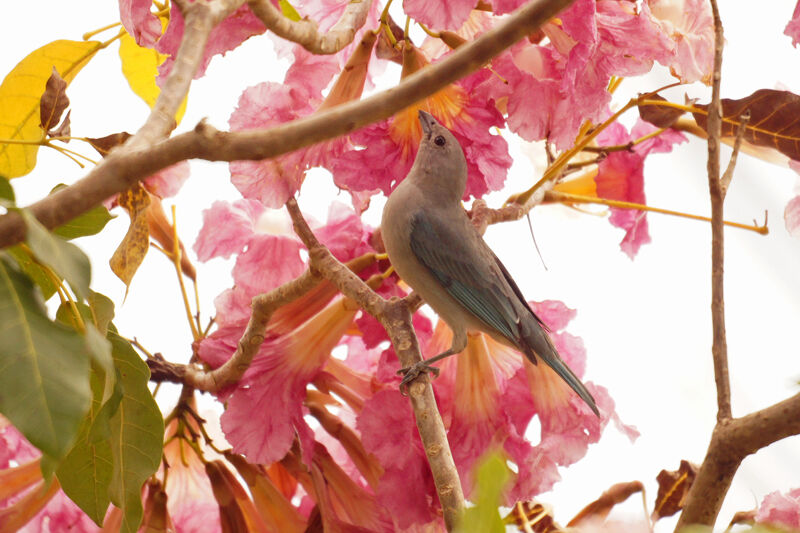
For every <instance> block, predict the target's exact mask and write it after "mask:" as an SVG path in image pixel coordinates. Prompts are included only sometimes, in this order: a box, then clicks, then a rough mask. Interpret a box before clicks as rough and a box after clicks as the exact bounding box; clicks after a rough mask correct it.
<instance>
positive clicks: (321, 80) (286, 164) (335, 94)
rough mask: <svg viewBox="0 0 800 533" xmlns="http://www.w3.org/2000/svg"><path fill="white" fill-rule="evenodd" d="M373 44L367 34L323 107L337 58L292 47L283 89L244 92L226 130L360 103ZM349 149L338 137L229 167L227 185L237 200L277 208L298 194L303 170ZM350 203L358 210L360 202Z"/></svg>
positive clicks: (269, 87)
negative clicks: (238, 195)
mask: <svg viewBox="0 0 800 533" xmlns="http://www.w3.org/2000/svg"><path fill="white" fill-rule="evenodd" d="M375 40H376V34H374V33H372V32H369V33H366V34H365V35H364V38H363V39H362V41H361V42H360V43H358V45H357V48H356V49H355V52H354V53H353V54H352V56H350V59H349V60H348V65H347V68H345V69H344V70H342V72H341V74H340V76H339V77H338V78H337V80H336V83H335V84H334V86H333V88H332V89H331V91H330V93H329V94H328V96H327V98H325V99H324V101H323V98H322V90H323V89H324V88H325V87H326V86H327V85H328V82H329V81H330V80H331V78H332V77H333V75H334V74H336V73H337V72H339V69H340V65H339V59H338V57H337V56H320V55H314V54H310V53H308V52H306V51H305V50H304V49H302V48H300V47H295V49H294V56H295V61H294V63H293V64H292V66H291V67H290V68H289V70H288V72H287V73H286V78H285V80H284V83H283V84H278V83H261V84H259V85H256V86H254V87H250V88H249V89H247V90H245V92H244V93H242V96H241V97H240V99H239V106H238V107H237V108H236V110H235V111H234V112H233V114H232V115H231V118H230V125H231V129H233V130H249V129H255V128H267V127H269V126H272V125H276V124H282V123H285V122H290V121H292V120H295V119H297V118H301V117H304V116H306V115H310V114H311V113H313V112H315V111H317V110H320V109H324V108H327V107H333V106H335V105H338V104H340V103H342V102H345V101H348V100H352V99H354V98H358V97H360V96H361V92H362V91H363V88H364V83H365V80H366V76H367V69H368V66H369V60H370V56H371V54H372V47H373V45H374V44H375ZM349 146H350V144H349V140H348V138H347V137H339V138H337V139H333V140H331V141H327V142H324V143H320V144H317V145H314V146H310V147H308V148H304V149H300V150H296V151H294V152H291V153H289V154H284V155H282V156H279V157H275V158H271V159H267V160H264V161H234V162H232V163H231V164H230V169H231V181H232V182H233V184H234V186H236V188H237V189H239V191H240V192H241V193H242V195H243V196H245V197H247V198H254V199H257V200H260V201H261V202H262V203H263V204H264V205H266V206H268V207H280V206H282V205H283V204H284V203H286V200H288V199H289V198H290V197H291V196H292V195H294V194H295V193H296V192H297V191H298V190H299V188H300V185H301V184H302V183H303V179H304V178H305V173H306V171H307V170H308V169H309V168H312V167H318V166H329V164H328V162H329V161H330V160H331V159H332V158H334V157H336V156H337V155H338V154H340V153H342V152H343V151H344V150H345V149H346V148H347V147H349ZM355 203H357V204H361V205H363V204H364V199H363V198H360V199H358V200H357V201H355Z"/></svg>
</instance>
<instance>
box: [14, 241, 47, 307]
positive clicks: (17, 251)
mask: <svg viewBox="0 0 800 533" xmlns="http://www.w3.org/2000/svg"><path fill="white" fill-rule="evenodd" d="M7 251H8V253H9V255H10V256H11V257H13V258H14V259H15V260H16V261H17V264H18V265H19V268H20V269H21V270H22V271H23V272H24V273H25V274H26V275H27V276H28V277H29V278H30V279H31V280H32V281H33V282H34V283H35V284H36V285H38V287H39V289H40V290H41V291H42V296H44V299H45V301H47V300H49V299H50V298H51V297H52V296H53V295H54V294H55V293H56V287H58V285H56V283H55V281H54V280H53V278H52V277H50V276H48V275H47V271H45V269H44V268H42V265H40V264H39V263H37V262H36V259H35V258H34V257H33V255H31V253H30V251H28V250H26V249H25V248H23V247H22V246H20V245H19V244H17V245H14V246H12V247H10V248H8V249H7Z"/></svg>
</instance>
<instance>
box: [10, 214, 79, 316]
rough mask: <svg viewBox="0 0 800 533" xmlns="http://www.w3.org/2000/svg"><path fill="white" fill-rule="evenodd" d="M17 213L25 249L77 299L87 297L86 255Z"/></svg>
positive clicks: (35, 222)
mask: <svg viewBox="0 0 800 533" xmlns="http://www.w3.org/2000/svg"><path fill="white" fill-rule="evenodd" d="M19 213H20V214H21V215H22V218H23V219H24V220H25V224H26V225H27V226H28V246H30V248H31V250H32V251H33V253H34V254H35V255H36V258H37V259H39V260H40V261H41V262H42V263H44V264H46V265H47V266H49V267H50V268H52V269H53V271H55V273H56V274H58V275H59V276H61V277H62V278H63V279H66V280H67V281H68V282H69V284H70V286H71V287H72V289H73V290H74V291H75V294H77V296H78V298H80V299H81V300H83V299H85V298H87V297H88V296H89V280H90V279H91V275H92V274H91V265H90V264H89V258H88V257H86V254H84V253H83V252H82V251H81V249H80V248H78V247H77V246H75V245H74V244H72V243H70V242H67V241H65V240H64V239H62V238H60V237H55V236H53V234H52V233H50V232H49V231H47V228H45V227H44V226H42V224H41V223H40V222H39V221H38V220H36V217H34V216H33V214H31V213H30V212H28V211H26V210H24V209H20V210H19Z"/></svg>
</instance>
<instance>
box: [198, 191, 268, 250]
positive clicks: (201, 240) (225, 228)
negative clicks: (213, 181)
mask: <svg viewBox="0 0 800 533" xmlns="http://www.w3.org/2000/svg"><path fill="white" fill-rule="evenodd" d="M263 212H264V206H263V205H262V204H261V203H260V202H256V201H254V200H247V199H242V200H236V201H235V202H233V203H232V204H231V203H228V202H223V201H217V202H214V203H213V204H211V207H209V208H208V209H206V210H205V211H203V227H202V228H201V229H200V232H199V233H198V234H197V239H196V240H195V242H194V247H193V249H194V251H195V253H196V254H197V258H198V259H199V260H200V261H208V260H209V259H211V258H213V257H224V258H225V259H227V258H229V257H230V256H231V255H232V254H238V253H240V252H241V251H242V250H244V248H245V246H247V243H248V242H249V241H250V239H251V238H252V237H253V235H254V233H255V232H256V228H255V225H256V222H257V221H258V218H259V217H260V216H261V214H262V213H263Z"/></svg>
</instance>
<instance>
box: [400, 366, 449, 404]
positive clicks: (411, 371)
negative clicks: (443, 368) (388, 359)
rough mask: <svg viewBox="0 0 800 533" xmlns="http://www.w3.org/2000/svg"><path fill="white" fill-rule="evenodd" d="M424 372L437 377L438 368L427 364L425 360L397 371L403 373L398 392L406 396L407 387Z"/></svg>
mask: <svg viewBox="0 0 800 533" xmlns="http://www.w3.org/2000/svg"><path fill="white" fill-rule="evenodd" d="M426 372H427V373H430V374H433V377H439V369H438V368H436V367H435V366H431V365H429V364H427V363H426V362H425V361H418V362H416V363H414V364H413V365H411V366H407V367H405V368H401V369H400V370H398V371H397V373H398V374H402V375H403V379H402V381H400V392H401V393H402V394H403V396H408V387H409V386H411V383H412V382H413V381H414V380H415V379H417V378H418V377H419V376H421V375H422V374H425V373H426Z"/></svg>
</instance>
